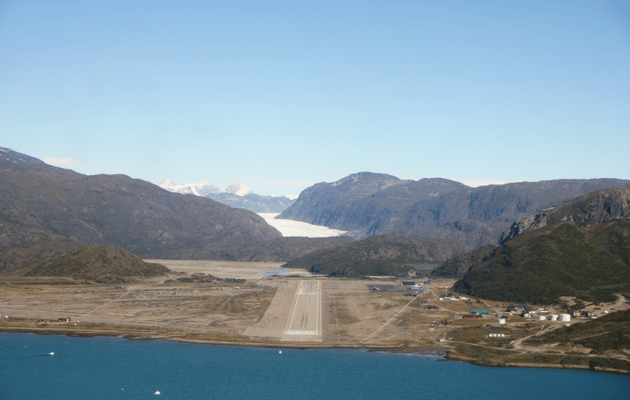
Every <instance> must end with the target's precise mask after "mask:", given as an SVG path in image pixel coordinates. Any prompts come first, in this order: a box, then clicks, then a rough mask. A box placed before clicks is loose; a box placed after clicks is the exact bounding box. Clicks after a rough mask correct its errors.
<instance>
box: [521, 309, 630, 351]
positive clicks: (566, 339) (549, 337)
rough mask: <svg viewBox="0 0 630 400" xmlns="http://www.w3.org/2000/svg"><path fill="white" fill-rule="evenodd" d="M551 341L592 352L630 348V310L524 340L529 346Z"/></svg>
mask: <svg viewBox="0 0 630 400" xmlns="http://www.w3.org/2000/svg"><path fill="white" fill-rule="evenodd" d="M551 343H560V344H569V345H572V346H577V345H581V346H584V347H588V348H589V349H592V352H593V353H602V352H605V351H607V350H616V351H619V350H630V310H625V311H617V312H614V313H611V314H608V315H606V316H603V317H601V318H598V319H595V320H591V321H587V322H583V323H579V324H572V325H571V326H568V327H562V328H559V329H555V330H553V331H551V332H548V333H545V334H543V335H539V336H533V337H531V338H530V339H528V340H527V341H526V342H525V344H527V345H530V346H536V345H541V344H551Z"/></svg>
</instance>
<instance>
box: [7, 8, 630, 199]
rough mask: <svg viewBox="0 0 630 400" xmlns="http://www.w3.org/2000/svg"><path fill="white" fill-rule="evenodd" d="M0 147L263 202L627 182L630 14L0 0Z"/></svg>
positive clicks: (83, 168) (79, 167)
mask: <svg viewBox="0 0 630 400" xmlns="http://www.w3.org/2000/svg"><path fill="white" fill-rule="evenodd" d="M0 146H2V147H9V148H12V149H14V150H16V151H19V152H22V153H26V154H29V155H32V156H34V157H38V158H42V159H43V158H46V157H52V158H47V160H53V161H50V162H51V163H55V162H56V163H57V164H64V168H70V169H73V170H75V171H77V172H81V173H85V174H98V173H106V174H114V173H122V174H126V175H129V176H131V177H134V178H140V179H144V180H148V181H151V182H153V183H160V182H161V181H162V180H163V179H165V178H171V179H173V180H174V181H175V182H177V183H183V182H184V181H193V182H196V181H199V180H202V179H208V180H210V181H212V182H214V183H215V184H216V185H217V186H219V187H224V186H226V185H228V184H229V183H230V182H231V181H232V180H237V181H239V182H240V183H242V184H244V185H246V186H248V187H250V188H252V189H253V190H254V192H256V193H259V194H265V195H280V194H297V193H299V192H300V191H301V190H303V189H304V188H306V187H307V186H309V185H310V184H312V183H314V182H322V181H324V182H332V181H336V180H338V179H340V178H342V177H344V176H346V175H348V174H351V173H354V172H360V171H372V172H382V173H389V174H392V175H395V176H398V177H400V178H406V179H420V178H425V177H443V178H449V179H455V180H471V179H487V180H490V181H537V180H546V179H559V178H598V177H615V178H625V179H630V1H628V0H608V1H606V0H601V1H579V0H577V1H576V0H571V1H547V0H544V1H535V0H534V1H522V0H518V1H516V0H515V1H507V0H505V1H504V0H493V1H470V0H464V1H419V0H413V1H402V0H401V1H395V0H393V1H369V0H364V1H345V0H335V1H321V0H318V1H308V2H307V1H264V0H257V1H238V0H229V1H156V0H151V1H117V0H107V1H82V0H81V1H69V0H64V1H25V0H20V1H11V0H9V1H7V0H0ZM54 158H56V159H58V161H54ZM62 161H63V162H62Z"/></svg>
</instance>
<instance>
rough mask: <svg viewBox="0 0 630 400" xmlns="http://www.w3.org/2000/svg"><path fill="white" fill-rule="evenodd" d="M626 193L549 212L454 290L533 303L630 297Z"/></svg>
mask: <svg viewBox="0 0 630 400" xmlns="http://www.w3.org/2000/svg"><path fill="white" fill-rule="evenodd" d="M628 193H629V189H628V188H627V187H622V188H611V189H606V190H600V191H596V192H594V193H590V194H588V195H586V196H583V197H582V198H579V199H577V200H575V201H573V202H569V203H566V204H563V205H562V206H559V207H557V208H555V209H553V210H548V211H546V212H545V213H544V215H546V216H545V218H544V219H543V218H539V219H538V220H539V221H546V222H545V223H542V222H541V223H538V224H530V225H529V226H528V229H526V230H523V231H522V232H520V233H518V234H516V235H512V236H511V237H509V239H505V240H504V241H503V243H502V244H501V245H500V246H498V247H496V248H494V249H492V250H491V251H490V252H489V253H488V254H487V255H485V256H483V257H481V258H479V257H477V258H476V259H475V260H474V262H473V263H472V266H471V267H470V269H469V270H468V271H467V272H466V274H465V275H464V276H463V278H462V279H460V280H459V281H458V282H457V283H456V284H455V286H454V288H455V289H456V290H458V291H460V292H463V293H467V294H469V295H473V296H479V297H485V298H489V299H495V300H504V301H516V302H533V303H550V302H554V301H556V300H557V299H558V298H559V297H560V296H577V297H578V298H580V299H583V300H588V301H604V300H611V299H613V298H614V294H615V293H619V294H624V295H625V296H628V295H630V218H628V217H625V215H626V213H627V199H628ZM539 215H542V214H539ZM532 220H536V218H533V219H532Z"/></svg>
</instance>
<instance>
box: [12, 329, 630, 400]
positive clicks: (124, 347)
mask: <svg viewBox="0 0 630 400" xmlns="http://www.w3.org/2000/svg"><path fill="white" fill-rule="evenodd" d="M280 351H282V352H281V353H280ZM51 352H52V353H54V355H51V354H50V353H51ZM157 391H159V392H160V394H159V395H156V394H155V393H156V392H157ZM405 398H407V399H448V400H458V399H465V400H475V399H483V400H492V399H511V400H521V399H522V400H525V399H527V400H530V399H573V400H575V399H588V400H593V399H604V398H605V399H628V398H630V377H628V376H622V375H613V374H604V373H597V372H587V371H568V370H553V369H532V368H488V367H480V366H475V365H471V364H467V363H461V362H452V361H438V360H436V359H432V358H430V357H429V358H427V357H420V356H418V355H403V354H389V353H374V352H365V351H357V350H338V349H330V350H295V349H269V348H257V347H236V346H234V347H232V346H214V345H203V344H187V343H175V342H167V341H129V340H125V339H123V338H104V337H96V338H73V337H66V336H40V335H28V334H0V399H2V400H5V399H53V400H54V399H153V400H166V399H318V400H327V399H405Z"/></svg>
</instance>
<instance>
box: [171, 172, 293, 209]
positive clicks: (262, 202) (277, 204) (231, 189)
mask: <svg viewBox="0 0 630 400" xmlns="http://www.w3.org/2000/svg"><path fill="white" fill-rule="evenodd" d="M159 186H160V187H161V188H162V189H166V190H168V191H170V192H174V193H181V194H194V195H197V196H202V197H207V198H209V199H212V200H214V201H217V202H219V203H222V204H225V205H228V206H230V207H233V208H244V209H246V210H250V211H253V212H255V213H280V212H282V211H284V210H286V209H287V207H289V206H290V205H291V204H293V202H294V200H292V199H290V198H289V197H287V196H261V195H258V194H255V193H252V191H251V189H249V188H248V187H247V186H244V185H241V184H240V183H238V182H232V184H230V185H229V186H228V187H226V188H224V189H223V190H220V189H219V188H218V187H216V186H215V185H214V184H212V183H211V182H210V181H206V180H204V181H201V182H198V183H190V182H186V183H184V184H181V185H178V184H176V183H175V182H173V181H172V180H170V179H166V180H164V181H163V182H162V183H160V184H159Z"/></svg>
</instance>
